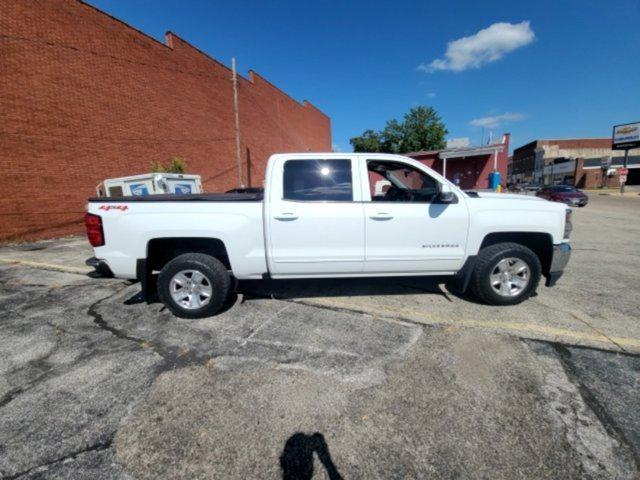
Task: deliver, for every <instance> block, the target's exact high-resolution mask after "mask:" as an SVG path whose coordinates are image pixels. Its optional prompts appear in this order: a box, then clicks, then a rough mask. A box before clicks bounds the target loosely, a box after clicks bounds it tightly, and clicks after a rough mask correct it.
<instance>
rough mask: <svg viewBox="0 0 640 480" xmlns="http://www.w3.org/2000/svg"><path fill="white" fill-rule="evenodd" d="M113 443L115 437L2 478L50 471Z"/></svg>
mask: <svg viewBox="0 0 640 480" xmlns="http://www.w3.org/2000/svg"><path fill="white" fill-rule="evenodd" d="M112 442H113V437H109V438H107V439H106V440H104V441H99V442H96V443H94V444H93V445H90V446H88V447H85V448H82V449H80V450H75V451H73V452H71V453H68V454H66V455H64V456H62V457H58V458H56V459H54V460H50V461H48V462H46V463H43V464H41V465H36V466H35V467H31V468H29V469H27V470H23V471H21V472H18V473H15V474H13V475H8V476H3V477H0V478H1V479H2V480H15V479H17V478H20V477H22V476H24V475H28V474H30V473H32V472H34V471H36V470H37V471H46V470H48V469H49V468H50V467H52V466H53V465H56V464H58V463H62V462H66V461H69V460H75V459H76V457H78V456H79V455H82V454H83V453H89V452H99V451H101V450H106V449H107V448H110V447H111V444H112Z"/></svg>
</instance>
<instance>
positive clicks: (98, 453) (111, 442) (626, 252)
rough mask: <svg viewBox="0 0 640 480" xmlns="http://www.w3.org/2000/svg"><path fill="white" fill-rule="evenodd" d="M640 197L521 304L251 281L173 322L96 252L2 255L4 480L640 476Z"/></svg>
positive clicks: (614, 213)
mask: <svg viewBox="0 0 640 480" xmlns="http://www.w3.org/2000/svg"><path fill="white" fill-rule="evenodd" d="M639 207H640V198H633V197H624V198H619V197H615V196H592V200H591V203H590V205H589V206H587V207H586V208H584V209H578V210H577V211H576V212H575V215H574V232H573V236H572V237H573V242H572V243H573V248H574V251H573V257H572V260H571V262H570V264H569V268H568V271H567V272H566V275H565V276H564V277H563V278H562V279H561V281H560V283H559V284H558V285H557V286H556V287H554V288H551V289H549V288H544V287H541V288H540V290H539V295H538V296H536V297H535V298H532V299H530V300H529V301H527V302H525V303H524V304H522V305H519V306H517V307H507V308H496V307H489V306H485V305H480V304H478V303H475V302H472V301H469V300H468V299H464V298H459V297H457V296H455V295H453V294H451V293H449V292H447V291H446V289H445V287H444V286H443V285H441V284H439V283H437V282H436V281H433V280H429V279H398V280H389V279H384V280H375V279H374V280H353V281H351V280H349V281H345V280H341V281H339V282H338V281H331V280H326V281H297V282H286V283H284V282H283V283H277V282H272V283H264V282H247V283H243V284H241V285H240V288H239V293H238V295H237V296H234V298H232V299H230V302H229V305H228V308H227V309H226V310H225V311H224V313H222V314H220V315H218V316H215V317H211V318H207V319H202V320H197V321H193V320H182V319H176V318H175V317H173V316H172V315H171V314H170V313H169V312H168V311H167V310H166V309H164V308H163V307H162V305H161V304H160V303H157V302H152V303H151V304H147V303H146V302H142V301H141V300H140V298H139V295H137V294H138V291H139V286H138V285H136V284H130V283H129V282H124V281H121V280H117V279H93V278H89V277H87V276H86V274H85V272H86V269H85V267H84V265H83V263H82V261H83V260H84V258H86V257H88V256H90V251H89V249H88V247H87V245H86V242H85V241H84V240H82V239H67V240H63V241H54V242H41V243H38V244H29V245H21V246H7V247H2V248H0V359H1V360H0V476H1V478H7V479H13V478H30V479H35V478H69V479H71V478H73V479H76V478H98V479H100V478H104V479H113V478H122V479H125V478H127V479H128V478H139V479H147V478H149V479H151V478H154V479H162V478H207V479H210V478H285V479H294V478H302V479H305V478H329V479H338V478H344V479H349V478H528V479H529V478H616V479H618V478H638V477H639V475H640V473H639V471H640V470H639V469H640V413H638V412H640V396H638V394H637V391H638V387H639V386H640V385H639V384H640V357H638V355H639V354H640V325H639V323H640V322H639V320H640V315H639V314H638V311H639V307H640V273H638V272H640V254H639V253H638V252H637V249H636V245H637V238H638V235H639V234H640V223H638V221H637V218H638V215H637V212H638V208H639Z"/></svg>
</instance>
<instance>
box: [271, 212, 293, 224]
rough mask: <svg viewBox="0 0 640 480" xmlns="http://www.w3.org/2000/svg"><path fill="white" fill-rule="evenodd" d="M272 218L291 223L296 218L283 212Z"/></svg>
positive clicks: (289, 213)
mask: <svg viewBox="0 0 640 480" xmlns="http://www.w3.org/2000/svg"><path fill="white" fill-rule="evenodd" d="M273 218H275V219H276V220H282V221H285V222H286V221H291V220H297V218H298V216H297V215H295V214H293V213H291V212H284V213H281V214H280V215H276V216H274V217H273Z"/></svg>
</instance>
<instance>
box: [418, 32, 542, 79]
mask: <svg viewBox="0 0 640 480" xmlns="http://www.w3.org/2000/svg"><path fill="white" fill-rule="evenodd" d="M534 38H535V34H534V33H533V30H532V29H531V26H530V25H529V22H528V21H525V22H521V23H506V22H500V23H494V24H493V25H490V26H489V27H488V28H485V29H483V30H480V31H479V32H477V33H475V34H474V35H471V36H469V37H462V38H459V39H457V40H454V41H452V42H449V43H448V44H447V51H446V52H445V53H444V58H436V59H435V60H433V61H432V62H431V63H429V64H426V63H423V64H421V65H420V66H418V70H423V71H425V72H435V71H438V70H452V71H454V72H461V71H463V70H467V69H469V68H480V67H481V66H482V65H484V64H485V63H491V62H495V61H496V60H500V59H501V58H502V57H504V56H505V55H506V54H507V53H509V52H512V51H514V50H516V49H518V48H520V47H524V46H525V45H528V44H529V43H531V42H533V40H534Z"/></svg>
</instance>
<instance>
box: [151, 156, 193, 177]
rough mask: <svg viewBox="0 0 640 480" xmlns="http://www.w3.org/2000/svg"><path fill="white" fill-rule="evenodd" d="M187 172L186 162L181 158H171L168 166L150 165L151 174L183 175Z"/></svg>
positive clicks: (157, 163) (159, 163) (161, 164)
mask: <svg viewBox="0 0 640 480" xmlns="http://www.w3.org/2000/svg"><path fill="white" fill-rule="evenodd" d="M186 170H187V162H185V161H184V158H181V157H171V158H170V159H169V163H168V164H163V163H161V162H155V163H152V164H151V171H152V172H153V173H185V172H186Z"/></svg>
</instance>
